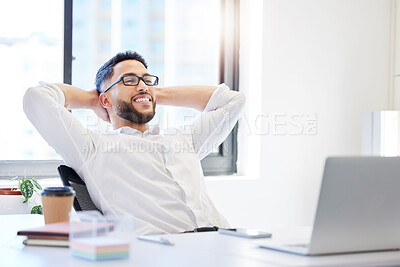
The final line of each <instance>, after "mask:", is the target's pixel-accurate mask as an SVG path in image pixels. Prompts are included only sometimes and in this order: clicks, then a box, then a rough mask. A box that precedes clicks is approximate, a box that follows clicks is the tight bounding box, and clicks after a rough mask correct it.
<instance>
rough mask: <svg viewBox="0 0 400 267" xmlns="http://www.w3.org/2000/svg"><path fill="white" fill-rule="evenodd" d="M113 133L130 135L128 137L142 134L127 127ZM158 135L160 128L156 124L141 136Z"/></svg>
mask: <svg viewBox="0 0 400 267" xmlns="http://www.w3.org/2000/svg"><path fill="white" fill-rule="evenodd" d="M115 132H116V133H122V134H130V135H137V134H142V132H141V131H139V130H136V129H133V128H131V127H129V126H124V127H121V128H118V129H117V130H115ZM159 133H160V126H159V125H158V124H157V125H154V126H151V127H150V128H149V129H148V130H146V131H144V132H143V134H151V135H157V134H159Z"/></svg>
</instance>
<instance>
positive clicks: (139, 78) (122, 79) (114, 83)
mask: <svg viewBox="0 0 400 267" xmlns="http://www.w3.org/2000/svg"><path fill="white" fill-rule="evenodd" d="M132 76H134V77H137V78H138V82H137V84H126V83H125V79H124V78H127V77H132ZM145 77H155V78H156V80H155V81H154V83H153V84H148V83H147V82H146V81H145V79H144V78H145ZM140 80H142V81H143V82H144V83H145V84H146V85H147V86H156V85H158V77H157V76H155V75H150V74H146V75H143V77H139V76H136V75H134V74H130V75H125V76H122V77H120V78H119V79H118V80H116V81H115V82H113V83H112V84H111V85H110V86H109V87H108V88H107V89H106V90H104V92H103V93H105V92H107V91H108V90H110V89H111V87H113V86H114V85H116V84H117V83H119V82H120V81H122V83H123V84H124V85H125V86H136V85H138V84H139V83H140Z"/></svg>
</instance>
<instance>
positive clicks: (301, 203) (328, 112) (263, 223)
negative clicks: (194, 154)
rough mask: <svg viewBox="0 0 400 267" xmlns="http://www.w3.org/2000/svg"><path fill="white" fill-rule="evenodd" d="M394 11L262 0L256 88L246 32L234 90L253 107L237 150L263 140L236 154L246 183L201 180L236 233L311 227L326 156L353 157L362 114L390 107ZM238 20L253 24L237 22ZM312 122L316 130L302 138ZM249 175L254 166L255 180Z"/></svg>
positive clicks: (358, 3)
mask: <svg viewBox="0 0 400 267" xmlns="http://www.w3.org/2000/svg"><path fill="white" fill-rule="evenodd" d="M242 2H243V1H242ZM245 2H247V3H242V5H243V7H244V10H245V11H246V10H247V11H248V10H251V4H249V3H248V2H251V1H245ZM255 2H259V1H255ZM393 3H394V1H390V0H324V1H318V0H314V1H312V0H268V1H262V5H263V9H262V10H263V12H262V37H263V38H262V45H261V46H260V50H261V51H259V53H260V54H259V57H260V58H261V59H262V72H261V73H262V75H261V76H262V78H260V77H259V78H258V80H259V83H258V84H259V85H260V86H261V81H262V87H261V88H262V90H258V88H255V87H254V86H252V87H250V88H249V87H248V85H249V84H251V82H250V81H249V79H250V80H252V79H254V77H251V75H250V76H249V73H248V68H251V66H250V65H249V63H250V61H251V60H249V59H248V57H251V56H250V54H251V53H250V51H249V49H251V48H252V47H253V48H254V46H252V45H251V42H252V41H254V40H252V37H251V36H249V35H248V34H247V35H246V33H245V31H243V30H244V29H243V27H242V29H241V30H242V42H241V73H243V75H244V76H241V88H240V90H242V91H244V92H246V94H247V96H248V99H251V101H249V103H248V107H247V108H246V114H245V115H246V116H247V117H246V121H247V124H246V125H250V126H245V125H244V123H242V124H241V126H240V131H241V134H240V135H241V138H242V140H240V141H239V142H242V143H245V144H246V145H247V144H249V143H250V144H251V143H252V142H251V140H259V144H260V147H259V149H258V150H257V147H253V148H252V147H251V145H250V146H246V147H245V148H243V147H241V150H240V151H239V153H241V156H240V160H241V161H242V162H241V163H240V166H244V169H243V172H244V174H245V175H246V174H249V173H252V171H253V174H252V175H251V176H250V177H247V178H251V179H250V180H246V177H245V178H243V179H237V180H229V181H209V182H207V184H208V187H209V192H210V194H211V196H212V197H213V199H214V201H215V204H216V205H217V207H218V208H219V209H220V211H221V212H222V213H223V214H224V215H225V216H226V217H227V218H228V220H230V222H231V224H232V225H233V226H246V227H269V226H295V225H311V224H312V223H313V217H314V212H315V208H316V201H317V198H318V192H319V186H320V182H321V178H322V171H323V164H324V160H325V158H326V157H327V156H330V155H359V154H360V153H361V122H362V113H363V112H365V111H375V110H385V109H388V108H390V103H391V102H392V101H393V99H392V98H393V97H394V96H393V94H392V93H393V92H392V91H391V90H392V87H391V83H393V80H392V79H393V73H392V71H393V70H392V68H391V64H393V61H392V60H390V58H391V57H393V55H392V54H391V50H390V48H391V45H392V40H393V39H392V37H393V34H392V32H394V30H393V29H392V28H391V25H392V22H393V17H392V16H391V14H392V10H393V8H394V7H393ZM242 21H243V22H245V23H246V21H247V22H248V21H249V17H246V16H242ZM244 28H245V30H246V27H244ZM247 30H249V28H247ZM253 36H254V35H253ZM255 39H257V38H255ZM252 53H254V50H253V51H252ZM258 91H260V92H258ZM260 93H261V95H259V94H260ZM254 94H256V95H254ZM253 105H254V106H255V108H257V107H260V111H259V112H261V114H259V115H262V116H258V122H261V124H262V128H257V125H256V123H255V120H256V118H257V117H255V115H254V110H253V113H252V106H253ZM250 114H253V115H250ZM293 114H297V117H290V116H291V115H293ZM312 114H316V118H317V119H316V128H315V129H316V132H313V131H311V132H310V134H309V135H308V134H305V132H306V131H305V130H306V128H307V119H309V117H308V115H312ZM274 115H279V116H278V117H276V118H275V117H274ZM311 120H312V118H311ZM293 122H294V123H295V124H293ZM290 123H292V124H290ZM267 128H268V129H269V131H268V133H266V129H267ZM274 128H276V129H274ZM249 129H250V130H249ZM260 129H261V130H260ZM300 130H302V131H300ZM311 130H313V129H311ZM285 132H286V133H285ZM295 133H296V134H295ZM260 134H261V135H260ZM253 143H254V142H253ZM255 144H257V142H255ZM252 151H255V153H254V154H253V153H252ZM252 162H254V163H252ZM252 164H253V165H252ZM257 166H258V167H257ZM252 167H254V168H255V169H257V168H259V172H258V173H259V176H257V177H256V176H254V173H257V170H256V171H255V172H254V170H252Z"/></svg>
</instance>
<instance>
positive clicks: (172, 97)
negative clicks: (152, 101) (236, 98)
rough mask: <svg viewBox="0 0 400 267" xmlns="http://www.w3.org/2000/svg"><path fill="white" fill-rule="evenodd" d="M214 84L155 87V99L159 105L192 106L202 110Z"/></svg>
mask: <svg viewBox="0 0 400 267" xmlns="http://www.w3.org/2000/svg"><path fill="white" fill-rule="evenodd" d="M215 89H217V87H216V86H200V85H192V86H173V87H165V88H156V101H157V103H158V104H160V105H170V106H179V107H187V108H194V109H197V110H199V111H203V110H204V108H205V107H206V105H207V103H208V101H209V100H210V97H211V95H212V94H213V93H214V91H215Z"/></svg>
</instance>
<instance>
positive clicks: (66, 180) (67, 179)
mask: <svg viewBox="0 0 400 267" xmlns="http://www.w3.org/2000/svg"><path fill="white" fill-rule="evenodd" d="M57 170H58V174H59V175H60V178H61V180H62V183H63V185H64V186H71V187H72V188H73V189H74V191H75V199H74V209H75V210H76V211H83V210H97V211H99V212H101V210H99V209H98V208H97V207H96V205H95V204H94V203H93V201H92V199H91V198H90V195H89V192H88V191H87V188H86V184H85V182H84V181H83V180H82V179H81V177H79V175H78V174H77V173H76V172H75V171H74V170H73V169H72V168H70V167H68V166H66V165H60V166H58V168H57Z"/></svg>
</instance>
